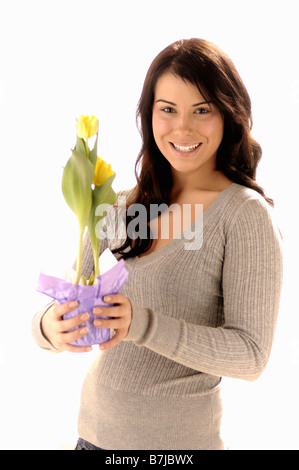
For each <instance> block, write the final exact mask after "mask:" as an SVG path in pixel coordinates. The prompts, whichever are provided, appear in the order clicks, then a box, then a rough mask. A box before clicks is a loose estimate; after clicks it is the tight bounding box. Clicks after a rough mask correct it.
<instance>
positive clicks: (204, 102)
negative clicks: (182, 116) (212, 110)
mask: <svg viewBox="0 0 299 470" xmlns="http://www.w3.org/2000/svg"><path fill="white" fill-rule="evenodd" d="M160 101H163V103H167V104H171V105H172V106H177V105H176V104H175V103H173V102H172V101H167V100H157V101H156V103H159V102H160ZM209 103H211V101H202V102H201V103H195V104H193V105H192V107H195V106H201V105H202V104H209Z"/></svg>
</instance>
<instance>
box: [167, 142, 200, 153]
mask: <svg viewBox="0 0 299 470" xmlns="http://www.w3.org/2000/svg"><path fill="white" fill-rule="evenodd" d="M172 145H173V146H174V148H176V149H177V150H180V151H181V152H191V150H194V149H196V148H197V147H198V146H199V145H200V144H195V145H189V146H188V147H183V146H182V145H177V144H174V143H172Z"/></svg>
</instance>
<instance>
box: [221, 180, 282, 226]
mask: <svg viewBox="0 0 299 470" xmlns="http://www.w3.org/2000/svg"><path fill="white" fill-rule="evenodd" d="M227 210H228V213H227V221H229V223H228V224H227V225H226V226H227V229H228V232H229V231H231V230H233V229H238V230H239V231H244V233H245V232H248V231H249V232H250V231H258V230H259V229H262V228H263V229H268V230H271V231H272V230H273V229H274V231H276V230H278V228H277V221H276V217H275V212H274V210H273V207H272V206H271V205H270V204H269V203H268V202H267V201H266V199H265V198H264V197H263V196H262V195H261V194H260V193H259V192H258V191H256V190H254V189H252V188H248V187H246V186H243V185H240V184H235V183H234V184H233V185H232V188H231V192H230V197H229V198H228V201H227Z"/></svg>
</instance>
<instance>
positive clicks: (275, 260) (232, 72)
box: [34, 39, 282, 450]
mask: <svg viewBox="0 0 299 470" xmlns="http://www.w3.org/2000/svg"><path fill="white" fill-rule="evenodd" d="M138 117H139V118H140V126H141V135H142V139H143V145H142V149H141V152H140V154H139V157H138V160H137V167H136V169H138V171H137V172H136V175H137V186H136V187H135V188H134V190H132V191H128V192H127V193H126V196H127V209H128V211H127V216H126V218H125V223H126V227H127V228H128V230H127V238H126V239H125V240H122V241H119V240H117V239H116V240H113V241H112V240H110V239H109V237H107V238H106V241H105V242H104V243H101V246H102V249H105V248H106V246H107V245H108V246H109V247H110V248H111V250H113V251H114V253H115V255H116V256H117V257H118V258H120V257H123V258H124V259H125V260H126V267H127V269H128V271H129V280H128V282H127V284H126V285H125V287H124V288H123V289H122V291H121V293H119V294H118V295H113V296H110V298H108V299H105V300H106V301H107V303H110V304H113V305H114V306H112V307H110V306H107V307H104V308H102V309H96V310H95V313H96V314H97V315H99V317H100V316H101V315H102V316H103V315H105V316H107V317H108V319H106V320H103V319H100V318H99V319H98V320H96V321H95V325H96V326H97V327H98V328H111V329H113V330H114V331H115V335H114V336H113V338H112V339H111V340H110V341H108V342H107V343H105V344H103V345H101V346H100V349H101V350H102V351H103V352H102V353H100V354H99V356H98V358H97V359H96V361H95V363H94V364H93V365H92V367H91V369H90V371H89V373H88V375H87V377H86V380H85V383H84V385H83V390H82V399H81V407H80V413H79V436H80V439H79V441H78V445H77V449H82V448H83V449H111V450H116V449H118V450H121V449H137V450H140V449H155V450H157V449H163V450H167V449H181V450H182V449H193V450H196V449H206V450H207V449H213V450H221V449H223V448H224V444H223V442H222V439H221V413H222V407H221V398H220V388H219V384H220V382H221V377H222V376H226V377H235V378H239V379H245V380H255V379H256V378H257V377H259V376H260V374H261V373H262V371H263V369H264V368H265V365H266V363H267V360H268V358H269V354H270V350H271V345H272V340H273V334H274V329H275V322H276V317H277V313H278V307H279V298H280V291H281V278H282V256H281V243H280V236H279V232H278V230H277V228H276V226H275V223H274V222H273V219H272V215H271V205H272V201H271V200H269V199H268V198H267V197H266V196H265V194H264V192H263V190H262V188H261V187H260V186H259V185H258V184H257V182H256V180H255V175H256V168H257V164H258V162H259V160H260V157H261V148H260V146H259V145H258V143H257V142H256V141H255V140H254V139H253V138H252V136H251V133H250V130H251V103H250V98H249V96H248V93H247V91H246V88H245V86H244V84H243V82H242V80H241V78H240V76H239V75H238V73H237V71H236V69H235V67H234V65H233V63H232V62H231V60H230V59H229V58H228V57H227V56H226V55H225V54H224V53H223V52H222V51H221V50H220V49H219V48H217V47H216V46H215V45H213V44H211V43H209V42H207V41H205V40H200V39H191V40H184V41H179V42H176V43H174V44H172V45H170V46H169V47H167V48H166V49H165V50H164V51H162V52H161V53H160V54H159V55H158V56H157V57H156V59H155V60H154V61H153V63H152V65H151V66H150V68H149V71H148V74H147V76H146V79H145V83H144V88H143V91H142V95H141V99H140V102H139V107H138ZM134 204H139V207H140V205H142V207H145V208H146V213H147V215H148V218H147V220H146V227H147V228H148V230H147V234H148V236H146V237H145V236H140V221H138V223H137V217H138V213H137V212H136V214H134V211H131V212H130V213H129V210H130V208H132V207H134V206H133V205H134ZM162 204H164V207H167V208H169V209H170V208H171V207H176V209H178V210H176V211H171V210H167V209H166V210H165V211H164V212H163V213H162V214H160V213H159V214H156V217H155V218H153V217H152V215H151V214H152V212H151V208H152V207H157V205H158V206H160V205H162ZM135 207H137V206H135ZM198 208H202V212H203V213H202V214H201V213H200V212H198V211H197V210H196V209H198ZM186 210H188V214H189V217H187V219H189V226H188V223H187V224H186V217H185V214H186V212H185V211H186ZM125 212H126V211H125ZM199 220H201V221H203V223H202V224H198V221H199ZM134 221H135V222H136V224H135V228H136V230H135V233H132V230H129V226H130V224H132V222H134ZM107 226H109V218H108V217H107V224H106V230H107ZM165 227H166V228H167V229H168V230H165ZM108 228H109V227H108ZM190 229H191V233H193V234H194V240H195V242H196V243H193V242H192V240H191V238H190V237H189V236H190ZM188 230H189V231H188ZM198 231H199V232H200V233H198ZM133 232H134V231H133ZM165 233H166V236H165ZM114 238H115V237H114ZM194 240H193V241H194ZM85 248H86V249H85V255H84V267H85V274H86V275H87V276H88V275H89V274H90V272H91V271H92V268H93V266H92V253H91V250H90V246H89V243H88V240H87V242H86V247H85ZM73 308H74V305H72V304H70V303H67V304H64V305H56V304H53V305H51V306H50V308H49V307H47V309H45V311H43V312H40V313H39V314H38V315H37V316H36V317H35V319H34V334H35V337H36V340H37V341H38V343H39V344H40V346H41V347H44V348H48V349H56V350H58V351H64V350H68V351H73V352H76V351H80V352H84V351H86V350H88V348H84V347H81V348H79V347H75V346H72V345H70V344H69V343H70V342H72V341H74V340H75V339H77V338H78V337H79V336H80V335H81V336H82V335H84V334H86V331H84V329H83V331H82V329H81V330H80V329H77V330H76V331H73V332H71V333H69V332H68V331H69V330H70V329H72V328H74V327H75V326H78V325H81V324H82V323H83V322H84V321H85V320H86V318H84V316H83V317H76V318H74V319H72V320H63V319H62V316H63V315H64V314H65V313H67V312H69V311H70V310H72V309H73Z"/></svg>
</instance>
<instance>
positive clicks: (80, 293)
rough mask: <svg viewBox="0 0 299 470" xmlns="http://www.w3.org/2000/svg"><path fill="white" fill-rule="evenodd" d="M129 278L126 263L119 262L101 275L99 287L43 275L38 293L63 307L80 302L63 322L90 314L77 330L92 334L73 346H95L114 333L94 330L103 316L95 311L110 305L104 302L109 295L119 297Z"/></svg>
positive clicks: (97, 284)
mask: <svg viewBox="0 0 299 470" xmlns="http://www.w3.org/2000/svg"><path fill="white" fill-rule="evenodd" d="M128 275H129V273H128V271H127V270H126V268H125V262H124V260H120V261H118V262H117V264H116V265H115V266H113V267H112V268H111V269H109V271H106V272H105V273H104V274H102V275H100V276H99V277H98V278H97V279H98V281H97V283H96V284H95V285H92V286H84V285H80V284H79V285H74V284H72V283H71V282H68V281H65V280H63V279H59V278H57V277H53V276H48V275H46V274H40V276H39V279H38V286H37V291H38V292H41V293H42V294H45V295H47V296H49V297H51V298H52V299H55V300H57V301H58V302H59V303H60V304H62V303H65V302H70V301H72V300H77V302H78V303H79V305H78V307H77V308H76V309H75V310H72V311H71V312H69V313H67V314H66V315H64V317H63V318H64V319H65V320H66V319H68V318H73V317H74V316H76V315H79V314H81V313H85V312H88V314H89V318H88V320H87V321H86V322H85V323H83V324H81V325H80V326H79V327H77V328H82V327H84V326H86V327H87V328H88V333H87V334H86V335H85V336H83V337H82V338H79V339H78V340H76V341H74V342H72V343H71V344H73V345H75V346H92V345H94V344H101V343H104V342H106V341H108V340H109V339H110V336H111V330H110V329H105V328H97V327H95V326H94V320H95V319H96V318H99V316H98V315H94V313H93V309H94V308H95V307H100V306H106V307H107V306H108V304H107V303H105V302H104V301H103V297H105V296H106V295H109V294H117V293H118V292H119V291H120V289H121V288H122V287H123V286H124V284H125V283H126V281H127V279H128ZM103 318H105V317H103Z"/></svg>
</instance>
